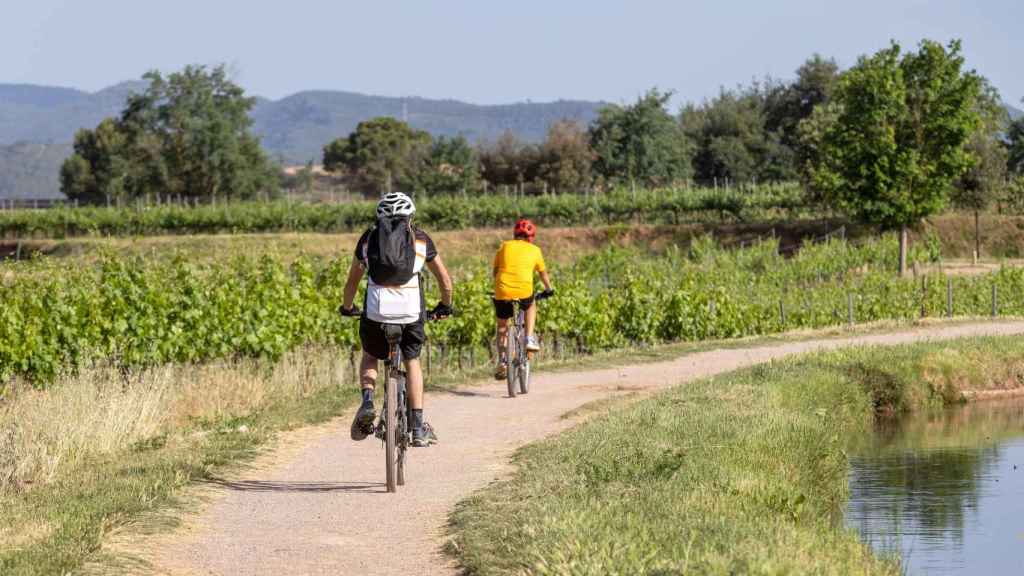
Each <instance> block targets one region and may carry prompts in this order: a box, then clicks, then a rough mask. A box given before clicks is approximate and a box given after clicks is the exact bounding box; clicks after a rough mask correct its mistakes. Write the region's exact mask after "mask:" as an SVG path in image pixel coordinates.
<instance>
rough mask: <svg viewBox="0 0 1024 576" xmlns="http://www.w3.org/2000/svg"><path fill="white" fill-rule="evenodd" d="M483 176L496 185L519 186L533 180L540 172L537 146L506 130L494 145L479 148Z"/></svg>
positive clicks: (485, 144)
mask: <svg viewBox="0 0 1024 576" xmlns="http://www.w3.org/2000/svg"><path fill="white" fill-rule="evenodd" d="M479 154H480V165H481V167H482V169H483V177H484V179H485V180H487V182H488V183H489V184H492V185H494V186H502V185H504V186H518V185H521V184H525V183H527V182H533V181H534V180H535V179H536V178H537V173H538V167H539V166H538V161H537V159H538V150H537V147H536V146H534V145H532V144H528V143H526V142H523V141H522V140H520V139H519V138H518V137H517V136H516V135H515V134H514V133H512V132H511V131H508V130H506V131H505V133H504V134H502V135H501V137H500V138H498V141H497V142H495V143H494V144H493V145H491V144H487V143H482V144H481V145H480V148H479Z"/></svg>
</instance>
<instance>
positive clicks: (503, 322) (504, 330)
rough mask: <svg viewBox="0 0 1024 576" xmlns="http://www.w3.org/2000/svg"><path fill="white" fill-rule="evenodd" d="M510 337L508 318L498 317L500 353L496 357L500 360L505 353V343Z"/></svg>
mask: <svg viewBox="0 0 1024 576" xmlns="http://www.w3.org/2000/svg"><path fill="white" fill-rule="evenodd" d="M507 339H508V320H507V319H504V318H498V355H497V356H496V358H497V359H498V362H501V359H502V355H503V354H505V345H506V344H507Z"/></svg>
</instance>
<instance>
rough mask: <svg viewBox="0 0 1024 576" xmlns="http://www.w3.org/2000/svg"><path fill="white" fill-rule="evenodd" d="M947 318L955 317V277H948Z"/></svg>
mask: <svg viewBox="0 0 1024 576" xmlns="http://www.w3.org/2000/svg"><path fill="white" fill-rule="evenodd" d="M946 317H947V318H952V317H953V277H952V276H946Z"/></svg>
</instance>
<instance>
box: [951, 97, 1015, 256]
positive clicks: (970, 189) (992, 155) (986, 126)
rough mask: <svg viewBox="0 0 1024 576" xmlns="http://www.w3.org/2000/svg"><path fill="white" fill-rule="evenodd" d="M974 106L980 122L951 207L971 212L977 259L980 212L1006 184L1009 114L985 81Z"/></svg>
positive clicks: (968, 143) (969, 146)
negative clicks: (1005, 135) (967, 166)
mask: <svg viewBox="0 0 1024 576" xmlns="http://www.w3.org/2000/svg"><path fill="white" fill-rule="evenodd" d="M975 108H976V110H977V113H978V116H979V118H980V120H981V121H980V122H979V124H978V128H977V130H975V131H974V133H973V134H971V137H970V139H969V140H968V141H967V151H968V153H970V155H971V157H972V160H973V162H972V164H971V167H970V168H969V169H968V170H967V171H966V172H964V173H963V175H961V176H960V178H959V179H958V180H957V182H956V186H955V187H954V188H953V193H952V197H951V200H952V202H953V205H954V206H957V207H958V208H962V209H966V210H972V211H973V212H974V258H975V259H977V258H978V257H979V256H981V219H980V217H979V213H980V212H981V211H982V210H984V209H986V208H987V207H988V206H989V205H990V204H992V202H993V201H994V200H996V199H997V198H998V197H999V195H1000V193H1001V192H1002V191H1003V188H1004V186H1005V183H1006V173H1007V172H1006V163H1007V150H1006V145H1005V143H1004V142H1003V139H1002V134H1003V133H1004V131H1005V129H1006V125H1007V122H1008V121H1009V115H1008V114H1007V112H1006V109H1005V108H1004V107H1003V105H1002V102H1001V100H1000V98H999V92H998V91H997V90H996V89H995V88H994V87H993V86H992V85H990V84H989V83H988V82H987V81H984V80H983V81H982V88H981V92H980V94H979V96H978V99H977V102H976V103H975Z"/></svg>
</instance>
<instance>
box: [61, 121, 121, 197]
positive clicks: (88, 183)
mask: <svg viewBox="0 0 1024 576" xmlns="http://www.w3.org/2000/svg"><path fill="white" fill-rule="evenodd" d="M127 173H128V166H127V164H126V158H125V136H124V134H123V133H122V131H121V130H120V128H119V127H118V123H117V121H115V120H113V119H110V118H107V119H106V120H103V121H102V122H100V124H99V125H98V126H97V127H96V129H94V130H88V129H84V128H83V129H82V130H79V131H78V133H76V134H75V144H74V153H73V154H72V155H71V156H70V157H69V158H68V159H67V160H65V161H64V164H63V165H62V166H61V169H60V183H61V184H60V188H61V192H63V193H64V195H65V196H67V197H68V198H70V199H72V200H78V201H81V202H85V203H101V202H105V201H107V200H109V199H123V198H124V197H126V196H127V195H128V191H127V189H126V182H125V180H126V176H127Z"/></svg>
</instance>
